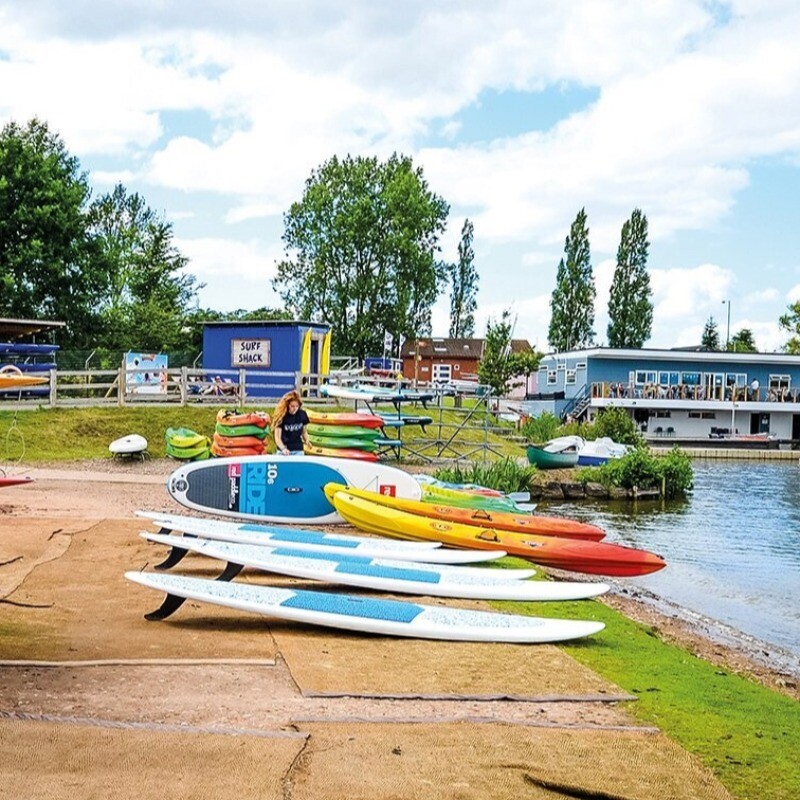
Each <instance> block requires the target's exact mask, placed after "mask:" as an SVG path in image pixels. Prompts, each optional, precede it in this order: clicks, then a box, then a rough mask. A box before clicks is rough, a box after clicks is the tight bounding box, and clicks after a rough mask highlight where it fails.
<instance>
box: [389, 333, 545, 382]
mask: <svg viewBox="0 0 800 800" xmlns="http://www.w3.org/2000/svg"><path fill="white" fill-rule="evenodd" d="M485 345H486V340H485V339H443V338H437V337H435V336H433V337H420V338H419V339H416V340H414V339H410V340H408V341H406V342H405V343H404V344H403V349H402V352H401V353H400V357H401V358H402V359H403V377H404V378H406V379H408V380H412V381H413V380H417V381H419V382H425V383H429V382H432V381H437V382H442V383H447V382H449V381H464V380H466V381H468V380H475V381H477V379H478V374H477V373H478V364H479V363H480V360H481V358H483V350H484V347H485ZM532 350H533V348H532V347H531V346H530V344H529V342H527V341H526V340H525V339H512V340H511V351H512V352H513V353H530V352H531V351H532Z"/></svg>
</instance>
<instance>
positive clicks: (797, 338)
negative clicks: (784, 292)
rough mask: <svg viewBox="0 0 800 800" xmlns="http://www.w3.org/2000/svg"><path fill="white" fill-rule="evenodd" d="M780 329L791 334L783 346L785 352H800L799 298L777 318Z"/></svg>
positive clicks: (796, 353)
mask: <svg viewBox="0 0 800 800" xmlns="http://www.w3.org/2000/svg"><path fill="white" fill-rule="evenodd" d="M778 325H779V326H780V328H781V330H784V331H786V332H787V333H789V334H791V337H790V339H789V341H788V342H786V344H785V345H784V346H783V349H784V350H785V351H786V352H787V353H792V354H794V355H798V354H800V300H798V301H797V302H796V303H792V304H791V305H790V306H789V307H788V308H787V310H786V313H785V314H782V315H781V317H780V318H779V319H778Z"/></svg>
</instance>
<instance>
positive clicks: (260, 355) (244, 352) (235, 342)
mask: <svg viewBox="0 0 800 800" xmlns="http://www.w3.org/2000/svg"><path fill="white" fill-rule="evenodd" d="M269 365H270V340H269V339H232V340H231V366H232V367H245V368H247V369H258V368H259V367H262V368H267V367H269Z"/></svg>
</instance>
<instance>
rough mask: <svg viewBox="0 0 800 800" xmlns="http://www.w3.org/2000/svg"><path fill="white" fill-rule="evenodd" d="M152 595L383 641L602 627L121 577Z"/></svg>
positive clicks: (499, 637) (538, 638) (570, 633)
mask: <svg viewBox="0 0 800 800" xmlns="http://www.w3.org/2000/svg"><path fill="white" fill-rule="evenodd" d="M125 577H126V578H127V579H128V580H130V581H133V582H134V583H139V584H141V585H142V586H147V587H148V588H150V589H155V590H156V591H161V592H165V593H167V594H169V595H177V596H178V597H184V598H186V599H189V600H197V601H200V602H206V603H213V604H215V605H220V606H226V607H227V608H235V609H238V610H241V611H250V612H254V613H256V614H263V615H265V616H270V617H276V618H278V619H287V620H292V621H294V622H302V623H308V624H311V625H321V626H324V627H328V628H339V629H343V630H351V631H363V632H365V633H378V634H384V635H386V636H404V637H410V638H418V639H444V640H452V641H467V642H516V643H536V642H560V641H566V640H568V639H577V638H580V637H583V636H591V635H592V634H594V633H598V632H599V631H601V630H603V628H604V627H605V626H604V625H603V623H602V622H588V621H583V620H560V619H542V618H539V617H523V616H517V615H513V614H497V613H494V612H489V611H468V610H464V609H455V608H446V607H443V606H426V605H422V604H419V603H409V602H403V601H400V600H382V599H375V598H371V597H359V596H352V595H346V594H336V593H332V592H331V593H328V592H311V591H306V590H295V589H279V588H275V587H271V586H254V585H252V584H245V583H225V582H221V581H209V580H204V579H201V578H186V577H183V576H178V575H154V574H152V573H146V572H126V573H125Z"/></svg>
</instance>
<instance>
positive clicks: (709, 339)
mask: <svg viewBox="0 0 800 800" xmlns="http://www.w3.org/2000/svg"><path fill="white" fill-rule="evenodd" d="M700 346H701V347H702V348H703V349H704V350H719V349H720V345H719V331H718V330H717V323H716V322H715V321H714V317H709V318H708V320H707V321H706V325H705V327H704V328H703V336H702V338H701V339H700Z"/></svg>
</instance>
